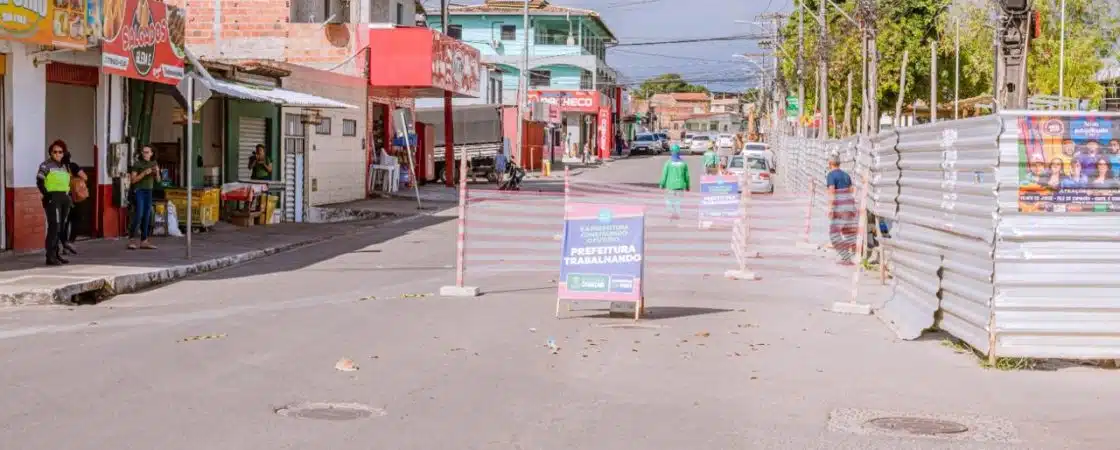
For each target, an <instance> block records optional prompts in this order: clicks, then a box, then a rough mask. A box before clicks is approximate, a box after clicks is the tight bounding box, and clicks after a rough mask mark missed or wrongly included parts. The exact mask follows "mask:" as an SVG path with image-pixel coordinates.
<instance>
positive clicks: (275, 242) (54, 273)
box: [0, 212, 417, 306]
mask: <svg viewBox="0 0 1120 450" xmlns="http://www.w3.org/2000/svg"><path fill="white" fill-rule="evenodd" d="M416 216H417V215H416V214H415V212H413V213H408V214H395V213H391V212H388V213H384V214H381V215H379V218H377V219H373V220H363V221H356V222H343V223H330V224H307V223H282V224H276V225H268V226H254V227H249V228H239V227H236V226H233V225H229V224H225V223H219V225H218V226H216V227H215V228H214V230H213V231H210V232H206V233H201V234H195V235H193V237H192V246H191V249H192V257H191V259H189V260H188V259H186V239H185V238H183V237H159V238H153V239H152V241H153V242H154V243H155V245H156V246H158V247H159V248H158V249H156V250H128V249H127V248H126V247H125V246H126V245H127V241H126V240H124V239H100V240H91V241H85V242H78V243H77V244H76V247H77V250H78V255H73V256H67V258H68V259H69V260H70V264H68V265H65V266H57V267H48V266H45V265H44V256H43V254H42V253H41V252H40V253H32V254H22V255H6V256H3V257H0V306H18V305H46V304H68V303H76V302H83V303H84V302H96V301H101V300H104V299H106V298H108V297H112V296H114V295H118V294H124V293H128V292H135V291H138V290H141V289H145V288H148V287H152V286H156V285H160V284H164V283H169V282H172V281H175V280H178V279H181V278H184V277H188V276H191V275H195V274H199V273H203V272H209V271H212V270H218V269H221V268H225V267H229V266H232V265H236V264H240V263H244V262H246V261H252V260H254V259H258V258H263V257H265V256H269V255H272V254H275V253H279V252H284V251H287V250H292V249H296V248H299V247H303V246H307V245H311V244H315V243H318V242H322V241H326V240H329V239H333V238H336V237H341V236H346V235H349V234H352V233H355V232H358V231H360V230H362V229H365V228H368V227H371V226H376V225H379V224H384V223H387V222H392V221H401V220H407V219H410V218H413V217H416Z"/></svg>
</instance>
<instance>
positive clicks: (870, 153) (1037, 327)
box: [772, 111, 1120, 361]
mask: <svg viewBox="0 0 1120 450" xmlns="http://www.w3.org/2000/svg"><path fill="white" fill-rule="evenodd" d="M1114 123H1120V114H1107V113H1094V115H1093V117H1088V118H1087V117H1084V116H1077V115H1076V114H1072V113H1066V112H1053V111H1038V112H1023V111H1012V112H1006V113H1002V114H1000V115H997V116H989V117H981V118H972V119H963V120H954V121H943V122H938V123H936V124H927V125H920V126H915V127H907V128H900V129H896V130H891V131H887V132H884V133H881V134H879V135H876V136H872V137H870V138H862V139H859V140H857V141H856V144H855V145H854V146H850V145H849V144H847V143H845V142H844V141H828V142H824V143H822V142H820V141H816V142H814V141H813V140H808V139H802V138H798V137H795V136H789V135H781V134H782V133H775V134H777V135H778V136H774V137H772V143H773V145H774V147H775V153H776V154H777V155H778V158H779V161H781V163H780V165H779V167H783V166H784V169H785V170H786V171H787V174H786V175H785V177H784V178H782V180H783V182H784V184H786V186H787V189H788V190H789V191H790V192H794V193H804V192H808V193H809V195H810V196H812V197H813V198H814V202H813V205H814V207H813V208H811V209H810V211H814V212H815V211H816V210H817V209H819V208H818V207H817V201H816V200H815V199H816V196H817V194H816V190H817V189H818V188H819V178H820V177H822V176H823V170H822V168H821V161H823V160H825V159H826V158H827V157H828V155H829V154H830V153H832V152H838V153H839V154H840V155H841V156H842V158H843V157H844V153H845V151H848V149H849V148H852V147H854V149H855V151H854V153H852V161H853V163H854V168H855V169H856V170H855V172H856V173H864V172H865V173H867V175H866V178H867V181H866V182H867V185H868V186H869V187H868V190H867V206H866V209H867V210H868V211H869V212H871V213H872V214H874V215H876V216H878V217H880V218H885V219H889V220H890V222H891V229H890V238H889V239H884V240H883V241H882V242H883V243H884V244H885V245H884V247H885V248H886V253H887V257H886V258H885V263H886V267H888V268H889V269H890V272H891V275H892V281H891V296H890V298H889V299H888V300H887V302H886V303H885V304H884V305H883V306H882V307H881V308H880V309H878V310H877V311H876V315H878V316H879V317H880V318H881V319H883V321H884V322H885V323H887V324H888V325H889V326H890V327H891V328H892V329H894V331H895V332H896V333H897V334H898V335H899V336H900V337H902V338H904V339H914V338H917V337H919V336H920V335H921V334H922V333H923V332H924V331H925V330H928V329H931V328H938V329H942V330H944V331H946V332H948V333H950V334H952V335H953V336H955V337H957V338H959V339H961V340H963V341H965V342H966V343H968V344H969V345H970V346H972V347H973V348H975V349H977V350H978V351H980V352H982V353H985V354H986V355H987V356H988V357H989V359H990V360H992V361H995V359H996V358H998V357H1033V358H1073V359H1115V358H1120V278H1118V277H1116V276H1115V275H1114V274H1115V273H1116V272H1117V270H1120V251H1118V250H1120V231H1117V230H1120V215H1118V214H1117V212H1120V200H1116V199H1120V180H1115V181H1113V182H1112V184H1108V183H1101V184H1098V185H1097V186H1096V187H1093V186H1089V187H1082V188H1079V189H1081V190H1077V189H1074V190H1072V191H1070V192H1072V194H1071V195H1057V194H1058V193H1059V192H1062V190H1063V189H1066V188H1065V187H1062V188H1058V187H1057V186H1045V185H1044V182H1043V181H1040V179H1039V177H1041V176H1042V173H1043V171H1044V170H1045V168H1044V167H1042V166H1038V167H1034V166H1029V165H1028V161H1027V155H1028V154H1032V155H1034V157H1036V158H1039V159H1037V160H1032V162H1038V163H1044V164H1046V165H1050V166H1053V165H1056V164H1059V163H1057V162H1053V161H1052V160H1051V159H1050V157H1049V156H1048V157H1046V158H1042V157H1041V156H1040V155H1059V152H1062V151H1063V150H1065V149H1064V148H1063V146H1064V145H1065V142H1064V141H1065V140H1066V139H1073V140H1075V141H1078V142H1079V143H1078V142H1075V143H1074V145H1081V144H1084V143H1086V142H1088V141H1092V140H1097V141H1098V142H1100V143H1101V146H1102V147H1103V146H1105V145H1107V144H1108V142H1106V141H1102V140H1100V139H1101V137H1102V136H1103V137H1104V138H1105V139H1108V138H1110V136H1116V135H1117V131H1116V130H1115V129H1112V131H1111V134H1100V133H1099V130H1100V129H1101V127H1102V126H1103V127H1104V128H1109V127H1112V125H1111V124H1114ZM1101 124H1105V125H1101ZM1075 127H1081V128H1083V130H1082V131H1074V130H1073V128H1075ZM1085 130H1088V131H1085ZM1079 148H1080V147H1079ZM1077 151H1078V152H1086V153H1084V154H1087V155H1092V153H1087V152H1088V151H1087V150H1081V149H1079V150H1077ZM1117 154H1120V152H1117ZM1069 156H1070V155H1068V154H1067V156H1066V158H1067V159H1068V157H1069ZM1060 158H1062V157H1061V156H1060V155H1059V156H1056V157H1054V159H1060ZM1073 161H1074V162H1073V164H1083V163H1081V162H1079V161H1077V160H1076V159H1074V160H1073ZM1093 164H1096V165H1098V166H1103V163H1099V162H1094V163H1093ZM1091 169H1092V168H1090V170H1091ZM1071 170H1072V167H1071ZM856 177H857V176H853V178H856ZM1032 177H1033V178H1032ZM1112 177H1115V175H1112ZM1054 178H1055V179H1056V178H1059V177H1058V175H1056V174H1055V175H1054ZM1102 178H1104V177H1103V176H1102V177H1101V178H1098V180H1099V179H1102ZM1105 181H1108V180H1105ZM1082 184H1085V182H1082ZM1032 186H1033V187H1032ZM1031 189H1035V190H1036V191H1037V192H1041V193H1042V194H1034V193H1032V192H1031V191H1030V190H1031ZM1076 196H1080V197H1082V198H1081V199H1077V198H1073V197H1076ZM1089 196H1095V197H1093V198H1098V199H1099V198H1104V199H1106V200H1093V201H1094V202H1096V203H1095V204H1092V205H1090V206H1088V207H1086V206H1078V203H1077V202H1084V201H1085V200H1084V198H1087V197H1089ZM1090 203H1092V202H1090ZM1067 205H1073V206H1067ZM1079 208H1080V209H1082V211H1081V212H1078V210H1079ZM1084 208H1088V209H1087V210H1086V209H1084ZM1090 210H1091V211H1096V212H1088V211H1090ZM819 227H820V225H819V224H817V223H815V222H814V223H811V224H810V226H809V228H810V229H811V233H810V234H811V239H812V240H814V241H819V239H820V235H819V234H820V233H819Z"/></svg>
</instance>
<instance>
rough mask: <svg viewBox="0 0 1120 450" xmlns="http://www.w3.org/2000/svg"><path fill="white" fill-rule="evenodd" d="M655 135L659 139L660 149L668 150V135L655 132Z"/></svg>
mask: <svg viewBox="0 0 1120 450" xmlns="http://www.w3.org/2000/svg"><path fill="white" fill-rule="evenodd" d="M655 136H657V139H660V141H661V151H663V152H667V151H669V135H668V134H666V133H656V134H655Z"/></svg>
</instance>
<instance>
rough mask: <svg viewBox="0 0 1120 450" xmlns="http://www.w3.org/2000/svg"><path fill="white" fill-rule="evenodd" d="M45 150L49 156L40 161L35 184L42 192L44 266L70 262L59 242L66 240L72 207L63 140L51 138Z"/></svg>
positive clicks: (68, 170)
mask: <svg viewBox="0 0 1120 450" xmlns="http://www.w3.org/2000/svg"><path fill="white" fill-rule="evenodd" d="M47 151H48V152H49V156H48V157H47V160H46V161H43V163H42V164H39V171H38V172H37V173H36V175H35V186H36V187H38V188H39V193H40V194H42V195H43V212H44V214H46V216H47V239H46V242H45V243H44V249H45V250H46V253H47V265H48V266H57V265H60V264H67V263H69V262H70V261H67V260H66V258H63V257H62V254H61V253H60V249H61V245H62V242H63V241H64V240H65V239H66V236H63V234H65V225H66V219H67V217H69V216H70V207H71V206H72V204H71V203H70V168H69V167H68V166H67V165H66V164H63V162H62V157H63V156H65V154H66V148H65V144H63V143H62V141H54V142H53V143H52V144H51V146H50V147H49V148H48V149H47Z"/></svg>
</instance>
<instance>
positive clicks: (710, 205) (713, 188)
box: [700, 175, 739, 224]
mask: <svg viewBox="0 0 1120 450" xmlns="http://www.w3.org/2000/svg"><path fill="white" fill-rule="evenodd" d="M737 217H739V179H738V178H737V177H735V176H728V175H705V176H703V177H701V178H700V222H701V224H704V223H708V224H712V223H717V222H722V223H732V222H734V220H735V218H737Z"/></svg>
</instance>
